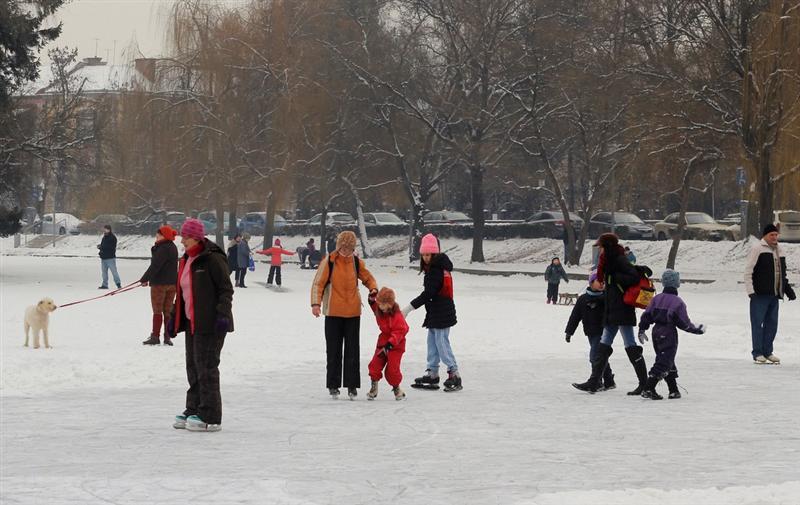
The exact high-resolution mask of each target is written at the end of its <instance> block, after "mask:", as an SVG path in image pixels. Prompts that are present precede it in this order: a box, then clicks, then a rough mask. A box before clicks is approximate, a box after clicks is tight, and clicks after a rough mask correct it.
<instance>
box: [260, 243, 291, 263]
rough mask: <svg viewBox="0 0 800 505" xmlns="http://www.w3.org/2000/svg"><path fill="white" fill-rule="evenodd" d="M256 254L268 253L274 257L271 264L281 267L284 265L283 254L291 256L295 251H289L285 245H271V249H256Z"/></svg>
mask: <svg viewBox="0 0 800 505" xmlns="http://www.w3.org/2000/svg"><path fill="white" fill-rule="evenodd" d="M256 254H266V255H269V256H272V259H271V260H270V265H272V266H274V267H279V266H281V265H283V258H282V257H281V254H285V255H287V256H291V255H292V254H294V251H287V250H286V249H284V248H283V247H270V248H269V249H263V250H261V251H256Z"/></svg>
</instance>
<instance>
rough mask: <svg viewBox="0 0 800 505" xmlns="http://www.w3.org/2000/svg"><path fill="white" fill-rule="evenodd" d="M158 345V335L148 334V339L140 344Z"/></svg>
mask: <svg viewBox="0 0 800 505" xmlns="http://www.w3.org/2000/svg"><path fill="white" fill-rule="evenodd" d="M160 343H161V342H159V336H158V335H153V334H150V337H149V338H148V339H147V340H145V341H144V342H142V344H144V345H158V344H160Z"/></svg>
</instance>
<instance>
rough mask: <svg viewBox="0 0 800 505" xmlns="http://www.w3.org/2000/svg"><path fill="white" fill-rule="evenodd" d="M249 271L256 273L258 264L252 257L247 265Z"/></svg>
mask: <svg viewBox="0 0 800 505" xmlns="http://www.w3.org/2000/svg"><path fill="white" fill-rule="evenodd" d="M247 269H248V270H250V271H251V272H255V271H256V262H255V260H254V259H253V257H252V256H250V260H249V261H248V263H247Z"/></svg>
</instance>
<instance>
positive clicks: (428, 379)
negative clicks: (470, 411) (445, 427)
mask: <svg viewBox="0 0 800 505" xmlns="http://www.w3.org/2000/svg"><path fill="white" fill-rule="evenodd" d="M419 254H420V257H421V259H420V267H419V268H420V272H421V273H424V274H425V277H424V278H423V281H422V285H423V290H422V293H420V295H419V296H418V297H416V298H414V299H413V300H412V301H411V304H410V305H408V306H406V307H405V308H404V309H403V316H405V317H408V314H409V313H410V312H411V311H413V310H416V309H418V308H420V307H422V306H423V305H424V306H425V321H424V322H423V323H422V326H423V327H425V328H427V329H428V365H427V369H426V370H425V373H424V374H423V375H422V377H418V378H416V379H414V384H412V387H415V388H423V389H439V362H440V361H441V362H443V363H444V364H445V366H447V380H445V381H444V390H445V391H448V392H450V391H458V390H460V389H462V385H461V374H460V373H459V371H458V363H456V357H455V355H454V354H453V349H452V347H451V346H450V328H452V327H453V326H455V325H456V322H457V321H456V305H455V303H454V301H453V276H452V271H453V263H452V262H451V261H450V258H448V257H447V255H446V254H444V253H443V252H441V246H440V244H439V239H438V238H436V236H435V235H433V234H430V233H429V234H427V235H425V236H424V237H422V242H421V243H420V247H419Z"/></svg>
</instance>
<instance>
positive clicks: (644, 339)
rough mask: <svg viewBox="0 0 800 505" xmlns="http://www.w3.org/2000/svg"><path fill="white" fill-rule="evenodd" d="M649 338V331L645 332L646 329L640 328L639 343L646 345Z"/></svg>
mask: <svg viewBox="0 0 800 505" xmlns="http://www.w3.org/2000/svg"><path fill="white" fill-rule="evenodd" d="M648 340H649V339H648V338H647V333H645V332H644V330H640V331H639V343H640V344H642V345H644V343H645V342H647V341H648Z"/></svg>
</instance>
